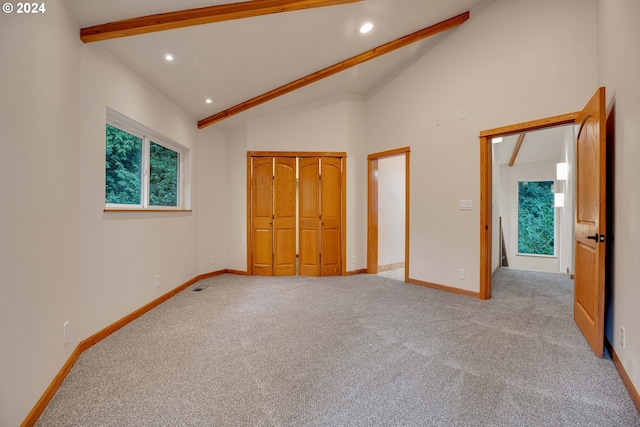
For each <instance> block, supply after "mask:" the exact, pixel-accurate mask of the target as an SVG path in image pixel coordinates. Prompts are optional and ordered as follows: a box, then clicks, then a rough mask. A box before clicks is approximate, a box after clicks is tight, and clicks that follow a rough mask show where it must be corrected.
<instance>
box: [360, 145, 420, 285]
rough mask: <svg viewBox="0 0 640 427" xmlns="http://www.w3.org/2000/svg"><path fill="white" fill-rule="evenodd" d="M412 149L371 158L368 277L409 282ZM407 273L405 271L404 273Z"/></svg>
mask: <svg viewBox="0 0 640 427" xmlns="http://www.w3.org/2000/svg"><path fill="white" fill-rule="evenodd" d="M410 154H411V150H410V148H409V147H404V148H398V149H395V150H390V151H384V152H380V153H375V154H370V155H369V156H368V189H369V191H368V204H367V212H368V215H367V216H368V227H367V236H368V237H367V273H369V274H378V273H379V272H383V271H395V272H394V273H389V274H391V275H394V278H395V276H398V275H399V276H398V277H402V278H403V279H401V280H404V281H405V282H408V281H409V176H410ZM402 270H404V271H402Z"/></svg>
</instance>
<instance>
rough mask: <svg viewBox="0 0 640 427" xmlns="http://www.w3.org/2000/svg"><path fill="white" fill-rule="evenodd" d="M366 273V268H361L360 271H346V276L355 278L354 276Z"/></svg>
mask: <svg viewBox="0 0 640 427" xmlns="http://www.w3.org/2000/svg"><path fill="white" fill-rule="evenodd" d="M366 272H367V269H366V268H361V269H360V270H353V271H347V273H346V276H355V275H356V274H364V273H366Z"/></svg>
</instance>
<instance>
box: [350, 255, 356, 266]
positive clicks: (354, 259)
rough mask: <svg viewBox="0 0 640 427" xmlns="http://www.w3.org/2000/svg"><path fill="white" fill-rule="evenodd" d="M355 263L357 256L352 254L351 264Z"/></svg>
mask: <svg viewBox="0 0 640 427" xmlns="http://www.w3.org/2000/svg"><path fill="white" fill-rule="evenodd" d="M355 263H356V256H355V255H351V264H355Z"/></svg>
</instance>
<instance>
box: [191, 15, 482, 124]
mask: <svg viewBox="0 0 640 427" xmlns="http://www.w3.org/2000/svg"><path fill="white" fill-rule="evenodd" d="M468 19H469V12H465V13H462V14H460V15H458V16H454V17H453V18H449V19H447V20H445V21H442V22H439V23H437V24H435V25H432V26H430V27H427V28H423V29H422V30H420V31H416V32H415V33H412V34H409V35H407V36H404V37H401V38H399V39H396V40H393V41H391V42H389V43H386V44H383V45H381V46H378V47H376V48H374V49H371V50H368V51H366V52H363V53H361V54H359V55H356V56H354V57H351V58H349V59H347V60H345V61H342V62H338V63H337V64H334V65H332V66H330V67H327V68H325V69H322V70H320V71H316V72H315V73H312V74H309V75H308V76H305V77H302V78H300V79H298V80H295V81H293V82H291V83H287V84H286V85H284V86H280V87H279V88H277V89H273V90H271V91H269V92H267V93H264V94H262V95H259V96H256V97H255V98H252V99H250V100H248V101H245V102H243V103H241V104H238V105H236V106H234V107H231V108H228V109H226V110H224V111H221V112H219V113H216V114H214V115H212V116H209V117H207V118H204V119H202V120H200V121H198V128H199V129H202V128H205V127H207V126H209V125H212V124H214V123H216V122H219V121H221V120H224V119H226V118H227V117H231V116H234V115H236V114H239V113H241V112H243V111H246V110H248V109H250V108H253V107H256V106H258V105H260V104H263V103H265V102H267V101H271V100H272V99H274V98H277V97H279V96H282V95H285V94H287V93H289V92H293V91H294V90H297V89H300V88H302V87H304V86H307V85H310V84H311V83H314V82H317V81H318V80H322V79H324V78H327V77H329V76H332V75H334V74H337V73H339V72H341V71H344V70H347V69H349V68H351V67H355V66H356V65H359V64H362V63H363V62H366V61H369V60H371V59H374V58H377V57H379V56H382V55H384V54H387V53H389V52H392V51H394V50H396V49H400V48H401V47H405V46H407V45H410V44H411V43H415V42H417V41H420V40H422V39H425V38H427V37H431V36H433V35H435V34H438V33H441V32H443V31H446V30H448V29H450V28H453V27H457V26H458V25H461V24H462V23H464V22H465V21H467V20H468Z"/></svg>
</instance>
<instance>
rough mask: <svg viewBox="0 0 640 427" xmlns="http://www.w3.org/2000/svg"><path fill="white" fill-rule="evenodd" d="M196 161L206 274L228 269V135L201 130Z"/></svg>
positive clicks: (200, 248) (200, 236) (200, 268)
mask: <svg viewBox="0 0 640 427" xmlns="http://www.w3.org/2000/svg"><path fill="white" fill-rule="evenodd" d="M197 161H198V197H197V200H198V212H197V216H198V273H199V274H206V273H209V272H212V271H218V270H222V269H225V268H227V265H228V259H227V237H228V234H227V230H228V224H229V217H228V211H229V207H228V205H227V200H228V198H229V197H230V195H229V194H228V191H227V190H228V188H229V185H228V184H227V177H228V174H229V173H230V171H229V169H228V168H227V135H226V134H225V133H224V132H222V131H220V130H218V129H216V128H214V127H208V128H205V129H203V130H201V131H200V132H199V133H198V158H197ZM211 257H215V258H214V260H213V263H212V259H211Z"/></svg>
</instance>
